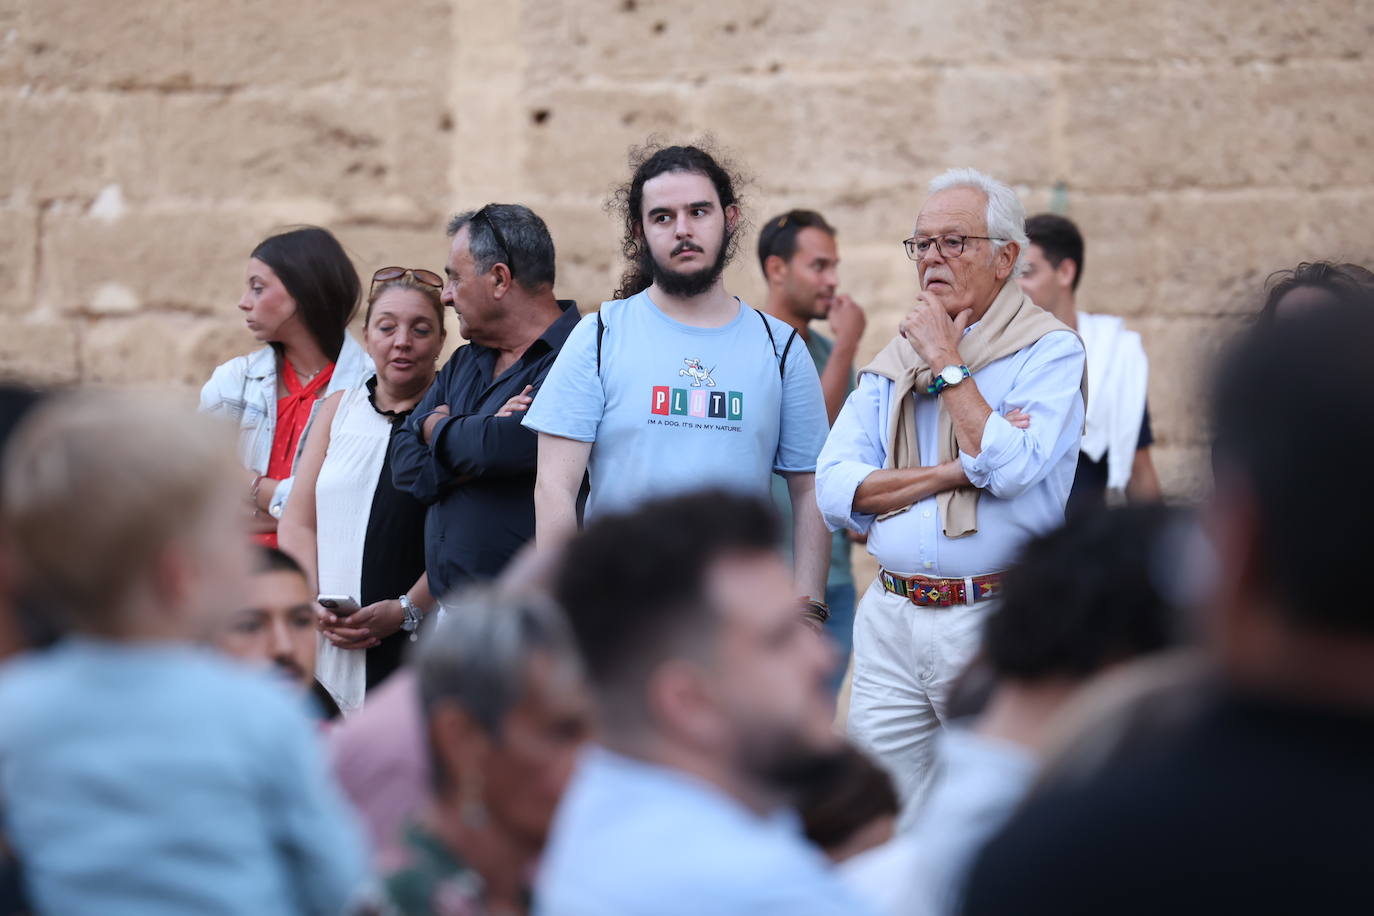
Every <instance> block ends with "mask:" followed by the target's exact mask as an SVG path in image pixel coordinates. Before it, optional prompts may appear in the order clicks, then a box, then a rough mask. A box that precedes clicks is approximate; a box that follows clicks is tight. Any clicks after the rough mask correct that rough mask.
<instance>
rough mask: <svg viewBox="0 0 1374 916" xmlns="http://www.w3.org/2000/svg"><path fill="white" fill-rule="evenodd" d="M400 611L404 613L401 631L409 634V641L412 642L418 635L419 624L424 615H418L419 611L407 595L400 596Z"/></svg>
mask: <svg viewBox="0 0 1374 916" xmlns="http://www.w3.org/2000/svg"><path fill="white" fill-rule="evenodd" d="M397 600H399V601H400V602H401V611H402V612H404V613H405V619H404V620H402V621H401V629H402V630H405V631H406V632H407V633H409V634H410V641H411V642H414V641H415V638H416V636H418V635H419V632H418V631H419V629H420V623H421V621H423V620H424V619H425V615H424V614H421V613H420V609H419V608H417V607H416V606H415V602H413V601H411V600H410V596H409V595H402V596H401V597H400V598H399V599H397Z"/></svg>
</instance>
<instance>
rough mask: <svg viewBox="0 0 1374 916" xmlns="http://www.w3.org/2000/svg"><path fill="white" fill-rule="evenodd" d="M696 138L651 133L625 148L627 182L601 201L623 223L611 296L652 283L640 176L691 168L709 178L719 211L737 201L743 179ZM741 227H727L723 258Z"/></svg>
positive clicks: (730, 251)
mask: <svg viewBox="0 0 1374 916" xmlns="http://www.w3.org/2000/svg"><path fill="white" fill-rule="evenodd" d="M698 143H699V144H700V145H697V146H663V145H662V144H660V143H658V142H656V141H655V140H654V139H652V138H651V139H650V140H649V141H648V142H647V143H645V144H644V145H643V146H640V147H635V148H633V149H631V150H630V167H631V168H633V169H634V174H633V175H632V176H631V177H630V180H629V182H627V183H626V184H624V185H621V186H620V187H619V188H617V189H616V191H615V193H614V194H613V195H612V197H611V199H610V201H609V202H608V204H607V209H609V210H611V212H613V213H614V214H615V215H616V216H617V217H619V218H620V220H621V222H622V223H623V224H624V226H625V239H624V241H623V242H621V246H620V250H621V252H622V253H623V254H624V255H625V260H626V261H627V262H629V263H628V264H627V266H626V268H625V273H623V274H622V275H621V277H620V285H619V286H618V287H617V288H616V291H615V294H614V295H613V296H612V298H614V299H628V298H629V297H630V296H633V295H634V294H635V293H638V292H642V291H644V290H646V289H648V288H649V287H650V286H651V285H653V282H654V273H653V255H652V254H650V252H649V246H648V244H647V243H646V242H645V240H644V232H643V226H642V222H643V218H644V217H643V206H644V183H645V182H646V181H648V180H649V179H651V178H657V177H658V176H659V175H662V174H664V173H666V172H695V173H696V174H698V175H705V176H706V177H707V178H709V179H711V184H713V185H715V188H716V194H717V195H718V196H719V197H720V206H721V210H722V211H724V209H725V208H726V207H729V206H732V205H734V206H738V205H739V203H740V195H739V190H738V188H739V186H740V185H741V184H743V179H742V178H741V177H740V176H739V174H738V173H737V172H736V171H735V170H734V169H733V168H732V167H731V164H730V163H729V162H728V161H725V160H724V159H723V157H721V156H720V155H719V152H718V151H717V154H716V155H712V154H711V153H709V152H707V149H706V148H710V147H711V146H712V145H713V144H712V142H711V140H710V138H706V139H704V140H701V141H698ZM704 147H705V148H704ZM744 228H745V227H744V224H743V222H740V223H737V224H736V226H735V229H734V231H733V232H731V231H727V233H726V236H725V241H724V243H723V244H724V245H725V261H726V263H729V261H730V260H731V259H732V258H734V256H735V249H736V248H737V247H738V245H739V239H740V237H741V236H742V235H743V234H744V233H743V232H742V230H743V229H744Z"/></svg>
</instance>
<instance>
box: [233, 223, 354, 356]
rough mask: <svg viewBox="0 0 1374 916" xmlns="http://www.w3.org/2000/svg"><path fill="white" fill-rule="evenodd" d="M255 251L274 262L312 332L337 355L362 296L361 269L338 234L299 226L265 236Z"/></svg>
mask: <svg viewBox="0 0 1374 916" xmlns="http://www.w3.org/2000/svg"><path fill="white" fill-rule="evenodd" d="M251 257H254V258H256V259H257V260H259V261H262V262H263V263H264V264H266V265H267V266H268V267H270V268H272V272H273V273H275V274H276V275H277V279H279V280H281V282H282V285H283V286H285V287H286V291H287V292H288V293H290V294H291V298H292V299H294V300H295V302H296V307H297V308H298V309H299V310H300V315H301V319H302V320H303V321H304V322H305V326H306V327H307V328H309V329H310V336H312V337H314V338H315V342H316V343H317V344H319V345H320V349H321V350H323V351H324V353H325V355H326V356H328V357H329V358H330V359H331V360H335V359H337V358H338V356H339V351H340V350H341V349H342V348H343V342H344V334H345V333H346V330H345V329H346V328H347V327H348V323H349V321H351V320H352V319H353V316H354V314H355V313H356V312H357V311H358V302H359V299H360V298H361V296H362V281H360V280H359V279H358V271H357V270H356V269H355V268H354V267H353V262H352V261H351V260H349V257H348V254H347V253H346V252H345V251H344V249H343V246H342V245H340V244H339V240H338V239H336V238H335V237H334V236H333V235H332V234H331V233H330V232H329V231H328V230H327V229H321V228H320V227H318V226H301V227H299V228H295V229H289V230H287V231H286V232H281V233H278V234H277V235H273V236H269V237H268V238H265V239H263V240H262V241H261V242H259V243H258V247H256V248H254V249H253V253H252V255H251ZM272 346H274V347H277V348H280V346H281V345H280V344H277V343H273V344H272Z"/></svg>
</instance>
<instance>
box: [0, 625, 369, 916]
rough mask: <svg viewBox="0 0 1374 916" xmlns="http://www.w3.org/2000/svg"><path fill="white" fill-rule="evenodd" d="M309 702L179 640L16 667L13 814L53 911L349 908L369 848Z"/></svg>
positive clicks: (69, 646) (8, 796) (93, 650)
mask: <svg viewBox="0 0 1374 916" xmlns="http://www.w3.org/2000/svg"><path fill="white" fill-rule="evenodd" d="M318 745H319V728H318V725H317V724H315V723H314V722H312V721H311V720H310V719H309V718H308V716H307V715H306V713H305V710H304V704H303V702H302V698H298V697H297V696H295V695H293V694H292V693H290V692H288V689H287V688H286V687H284V686H282V685H279V684H276V683H272V682H269V680H268V679H267V677H266V675H260V674H258V673H257V672H254V671H250V670H247V669H245V668H243V667H242V666H240V665H238V664H233V663H230V662H228V661H226V660H222V659H221V658H219V657H217V656H213V655H211V653H210V652H209V651H207V650H201V649H196V648H192V647H190V646H182V645H177V644H171V643H168V644H160V645H149V644H141V645H125V644H119V643H109V642H102V641H97V640H89V639H70V640H67V641H66V642H65V643H63V644H61V645H59V646H57V647H55V648H53V649H50V650H48V651H46V652H41V653H33V654H31V655H29V656H28V657H25V658H21V659H19V660H17V661H15V662H12V663H10V664H9V665H7V666H6V667H5V668H3V669H0V809H3V811H4V818H5V831H6V833H7V835H8V837H9V840H10V842H11V845H12V846H13V847H14V850H15V853H16V854H17V855H18V857H19V859H20V861H21V862H22V863H23V867H24V877H25V882H26V883H27V885H28V890H29V893H30V895H31V896H32V898H33V900H32V902H33V905H34V909H35V911H36V912H40V913H64V914H66V913H100V914H107V916H126V914H127V916H164V914H165V916H173V914H176V916H181V914H187V913H197V914H205V916H210V914H243V916H275V914H320V916H326V914H327V916H338V914H339V913H341V912H343V911H344V908H345V906H346V905H347V903H348V900H349V898H350V896H351V895H352V893H353V891H354V888H355V887H357V886H358V885H359V884H360V883H361V882H362V881H363V880H365V879H366V876H367V857H366V849H365V847H364V845H363V841H362V838H361V834H360V833H359V831H358V829H357V826H356V824H355V823H354V822H353V820H352V816H351V814H350V813H349V811H348V810H347V809H346V807H345V805H346V803H345V802H344V801H343V800H342V796H341V795H340V794H339V793H338V791H337V790H336V789H335V788H334V784H333V780H332V778H331V776H330V775H329V773H328V771H327V769H326V767H325V762H324V757H323V754H322V751H321V749H320V747H319V746H318Z"/></svg>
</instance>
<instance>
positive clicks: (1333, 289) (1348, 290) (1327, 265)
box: [1260, 261, 1374, 321]
mask: <svg viewBox="0 0 1374 916" xmlns="http://www.w3.org/2000/svg"><path fill="white" fill-rule="evenodd" d="M1369 293H1374V273H1371V272H1370V271H1369V270H1368V269H1367V268H1364V267H1361V266H1360V265H1359V264H1350V263H1338V262H1336V261H1303V262H1302V263H1301V264H1299V265H1298V266H1297V267H1293V268H1291V269H1288V270H1277V271H1274V273H1272V274H1270V275H1269V279H1268V280H1266V281H1265V298H1264V307H1263V308H1261V309H1260V320H1261V321H1273V320H1274V317H1275V316H1276V315H1277V314H1278V310H1279V305H1280V304H1281V303H1283V301H1284V299H1286V298H1288V297H1289V296H1290V294H1293V295H1294V298H1297V297H1299V296H1301V297H1304V299H1305V301H1308V302H1310V303H1324V304H1328V305H1329V304H1331V303H1332V302H1334V301H1336V300H1337V299H1340V298H1342V297H1345V296H1348V295H1357V296H1358V295H1360V294H1369ZM1291 302H1292V300H1290V304H1291Z"/></svg>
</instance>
